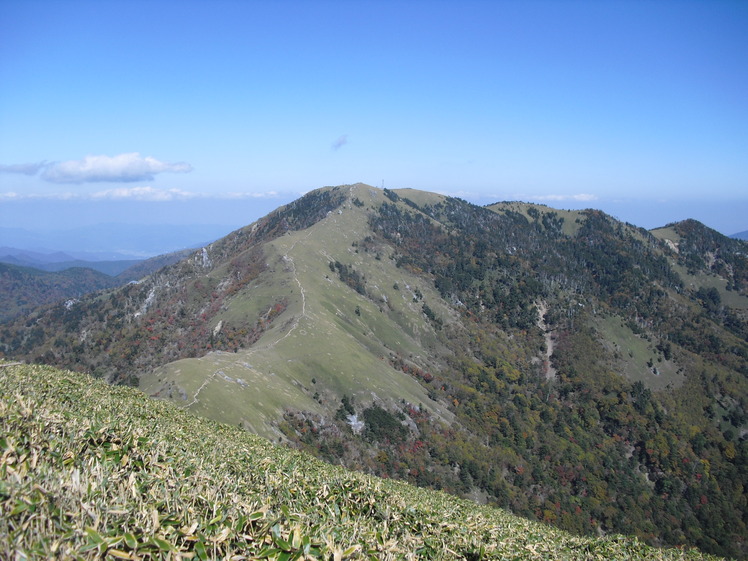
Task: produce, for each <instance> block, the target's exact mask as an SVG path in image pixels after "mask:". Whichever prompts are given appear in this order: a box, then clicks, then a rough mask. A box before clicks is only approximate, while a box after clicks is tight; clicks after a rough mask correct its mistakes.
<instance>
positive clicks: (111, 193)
mask: <svg viewBox="0 0 748 561" xmlns="http://www.w3.org/2000/svg"><path fill="white" fill-rule="evenodd" d="M196 196H197V195H196V194H195V193H190V192H188V191H182V190H181V189H154V188H153V187H118V188H116V189H107V190H106V191H98V192H96V193H91V194H90V195H88V196H87V197H86V198H89V199H92V200H104V199H106V200H130V201H157V202H158V201H184V200H187V199H194V198H195V197H196Z"/></svg>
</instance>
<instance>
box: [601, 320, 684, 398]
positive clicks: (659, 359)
mask: <svg viewBox="0 0 748 561" xmlns="http://www.w3.org/2000/svg"><path fill="white" fill-rule="evenodd" d="M592 324H593V326H594V328H595V330H596V331H597V332H598V334H599V338H600V340H601V341H602V344H603V345H604V346H605V348H606V349H607V350H608V351H610V353H611V354H612V355H613V356H614V357H615V371H616V372H620V373H621V374H623V375H624V376H626V378H628V379H629V380H631V381H632V382H637V381H638V382H642V383H643V384H644V385H645V386H646V387H648V388H650V389H652V390H663V389H665V388H667V387H670V388H677V387H680V386H681V385H682V384H683V382H684V381H685V376H684V375H683V374H682V373H679V372H678V369H679V367H678V365H677V364H676V363H675V362H674V361H672V360H665V359H664V357H663V356H662V353H660V352H659V351H658V350H657V349H655V343H653V342H652V341H648V340H647V339H645V338H644V337H643V336H641V335H637V334H636V333H634V332H633V331H632V330H631V328H630V327H629V326H628V325H626V324H625V322H624V320H623V319H622V318H621V317H620V316H617V315H607V316H597V317H596V318H595V319H594V320H593V321H592ZM650 364H651V365H652V366H650Z"/></svg>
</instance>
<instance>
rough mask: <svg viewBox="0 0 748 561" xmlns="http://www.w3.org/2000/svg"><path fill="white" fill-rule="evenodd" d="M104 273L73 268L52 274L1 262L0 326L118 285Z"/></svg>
mask: <svg viewBox="0 0 748 561" xmlns="http://www.w3.org/2000/svg"><path fill="white" fill-rule="evenodd" d="M117 284H118V283H117V282H116V281H115V280H114V279H113V278H112V277H110V276H108V275H105V274H104V273H99V272H98V271H94V270H92V269H82V268H72V269H67V270H65V271H62V272H59V273H49V272H45V271H40V270H38V269H33V268H30V267H19V266H16V265H8V264H6V263H0V323H3V322H7V321H9V320H12V319H13V318H16V317H18V316H21V315H24V314H26V313H28V312H29V311H30V310H33V309H34V308H36V307H38V306H40V305H43V304H48V303H51V302H63V304H62V305H65V303H64V302H67V305H71V302H72V301H73V299H76V298H80V297H82V296H83V295H84V294H88V293H91V292H94V291H97V290H102V289H104V288H112V287H114V286H117Z"/></svg>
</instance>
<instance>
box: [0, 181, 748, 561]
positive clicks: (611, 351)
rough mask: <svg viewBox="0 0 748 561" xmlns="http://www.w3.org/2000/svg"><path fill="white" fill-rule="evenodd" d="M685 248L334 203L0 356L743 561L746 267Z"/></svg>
mask: <svg viewBox="0 0 748 561" xmlns="http://www.w3.org/2000/svg"><path fill="white" fill-rule="evenodd" d="M686 226H687V227H686V228H685V229H683V230H682V231H681V232H680V233H679V234H678V232H677V231H675V230H674V233H675V234H678V235H679V236H681V238H680V240H676V241H673V239H670V240H669V241H670V243H668V239H660V237H658V236H656V235H653V234H652V233H650V232H647V231H646V230H643V229H640V228H636V227H634V226H631V225H627V224H623V223H621V222H618V221H616V220H615V219H613V218H611V217H609V216H607V215H605V214H604V213H602V212H600V211H595V210H586V211H573V212H571V213H568V212H566V211H555V210H554V209H550V208H547V207H540V206H538V205H529V204H525V203H497V204H496V205H491V206H490V207H486V208H484V207H476V206H475V205H470V204H469V203H466V202H465V201H461V200H459V199H453V198H449V197H445V196H442V195H436V194H433V193H427V192H420V191H418V192H417V191H410V190H407V191H406V190H402V191H401V190H398V191H391V190H381V189H377V188H374V187H370V186H366V185H362V184H356V185H353V186H341V187H329V188H325V189H321V190H316V191H313V192H310V193H309V194H307V195H306V196H304V197H302V198H300V199H298V200H297V201H294V202H293V203H291V204H289V205H285V206H283V207H280V208H279V209H278V210H277V211H274V212H273V213H271V214H269V215H267V216H266V217H264V218H262V219H260V220H258V221H257V222H255V223H253V224H251V225H249V226H247V227H245V228H242V229H239V230H237V231H235V232H233V233H231V234H230V235H229V236H227V237H225V238H223V239H221V240H219V241H217V242H215V243H214V244H210V245H209V246H206V247H205V248H202V249H201V250H199V251H197V252H194V253H192V254H191V256H190V257H189V258H188V259H186V260H183V261H181V262H179V263H176V264H174V265H171V266H169V267H167V268H166V269H162V270H160V271H158V272H157V273H154V274H153V275H151V276H150V277H147V278H146V279H143V280H142V281H141V282H140V283H138V284H132V285H128V286H126V287H123V288H120V289H117V290H115V291H114V292H112V293H109V294H108V295H106V296H105V297H97V298H95V299H89V300H87V301H85V302H82V303H81V305H76V306H73V307H72V308H71V309H65V308H64V307H61V306H53V307H51V308H47V309H46V310H39V311H37V312H35V313H34V314H33V315H32V316H31V317H30V318H29V319H28V320H26V321H24V322H23V323H22V324H21V323H20V322H19V323H16V324H14V325H12V326H8V327H6V328H4V329H0V341H2V342H3V347H2V351H3V352H4V353H5V354H6V355H7V356H17V357H19V358H27V359H29V360H42V361H46V362H50V363H58V364H62V365H65V366H68V367H71V366H72V367H74V368H78V369H81V370H85V371H88V372H92V373H94V374H96V375H98V376H102V377H106V378H108V379H110V381H112V382H117V381H119V382H122V381H129V382H130V383H139V384H140V385H141V387H142V388H143V389H145V390H146V391H147V392H148V393H151V394H154V395H157V396H159V397H162V398H166V399H170V400H172V401H174V402H175V403H177V404H178V405H180V406H182V407H184V408H188V409H190V410H191V411H193V412H196V413H198V414H201V415H204V416H208V417H212V418H215V419H218V420H221V421H223V422H227V423H229V424H233V425H241V426H243V427H244V428H247V429H249V430H252V431H254V432H258V433H260V434H264V435H265V436H268V437H270V438H272V439H274V440H277V439H280V440H282V441H285V442H287V443H291V444H293V445H295V446H297V447H300V448H302V449H305V450H308V451H311V452H313V453H315V454H316V455H318V456H319V457H322V458H325V459H327V460H328V461H331V462H336V463H337V462H342V463H344V464H345V465H347V466H349V467H353V468H356V469H361V470H364V471H369V472H372V473H378V474H381V475H386V476H388V477H397V478H401V479H405V480H407V481H411V482H414V483H418V484H419V485H422V486H431V487H437V488H443V489H445V490H448V491H450V492H452V493H455V494H460V495H464V496H472V497H474V498H478V499H480V500H484V501H489V502H491V503H492V504H498V505H501V506H506V507H509V508H511V509H512V510H513V511H514V512H517V513H520V514H523V515H525V516H530V517H533V518H536V519H539V520H543V521H545V522H548V523H553V524H557V525H560V526H561V527H564V528H566V529H569V530H572V531H574V532H577V533H594V532H611V531H617V532H624V533H629V534H634V535H637V536H639V537H640V538H641V539H644V540H646V541H648V542H650V543H654V544H684V543H687V544H694V545H698V546H699V547H702V548H704V549H705V550H707V551H712V552H715V553H720V554H726V555H733V556H736V557H738V556H745V551H744V547H745V542H744V541H743V540H742V538H741V535H744V532H743V528H744V526H745V523H744V522H742V521H741V520H743V517H744V513H745V509H744V507H743V506H741V505H742V504H743V502H741V501H743V500H744V499H743V498H742V497H743V496H744V494H745V490H744V489H743V490H741V489H739V488H737V487H736V486H735V483H736V482H739V481H741V480H744V479H745V473H744V471H745V465H746V462H745V461H743V459H745V458H748V447H747V446H746V441H745V438H744V435H745V432H746V428H748V427H747V426H746V421H747V420H748V417H746V415H745V412H746V404H745V403H744V396H745V395H747V394H748V391H746V382H745V372H746V371H748V368H747V367H746V359H747V358H748V349H746V343H745V333H746V327H745V326H746V318H745V309H746V308H745V302H746V280H747V279H746V271H745V268H744V267H743V259H744V257H743V256H742V255H743V253H744V245H736V246H732V245H730V243H727V242H725V241H724V239H723V238H724V237H720V235H718V234H717V233H716V232H714V233H712V232H713V231H708V230H704V231H700V230H699V229H698V228H696V227H694V225H693V224H687V225H686ZM660 234H662V232H660ZM667 236H671V237H672V235H671V234H670V233H667ZM689 236H691V237H694V239H697V238H703V240H704V245H703V246H701V245H698V244H696V245H693V244H690V242H689V243H686V244H683V245H682V246H681V248H682V249H681V250H679V251H676V250H675V249H673V246H674V245H675V244H676V242H678V243H682V240H689V239H691V237H689ZM715 243H717V244H718V245H719V251H718V252H716V251H715V247H716V246H715V245H714V244H715ZM735 243H738V244H740V243H741V242H735ZM689 244H690V245H689ZM687 246H688V247H687ZM688 248H691V249H688ZM707 254H709V255H711V257H708V256H707ZM689 275H690V276H689ZM733 302H735V303H737V304H738V305H733ZM539 310H543V314H542V315H541V314H540V312H539ZM549 351H550V352H549ZM703 500H705V501H706V502H705V503H702V501H703ZM674 508H676V509H677V510H678V512H680V514H681V516H680V517H678V518H675V517H673V515H672V510H673V509H674ZM717 520H718V521H721V522H720V524H719V525H716V526H715V525H714V523H713V521H717Z"/></svg>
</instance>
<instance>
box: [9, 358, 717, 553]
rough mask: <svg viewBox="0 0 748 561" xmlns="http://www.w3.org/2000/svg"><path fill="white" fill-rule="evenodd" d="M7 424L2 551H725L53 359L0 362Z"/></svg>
mask: <svg viewBox="0 0 748 561" xmlns="http://www.w3.org/2000/svg"><path fill="white" fill-rule="evenodd" d="M0 435H1V436H0V510H1V516H0V558H4V559H11V558H16V559H43V558H63V559H67V558H70V559H77V558H80V559H94V558H107V559H169V558H170V559H181V558H191V559H214V558H215V559H218V558H220V559H224V558H226V559H303V558H306V559H336V560H337V559H348V558H350V559H612V558H615V559H713V558H712V557H709V556H705V555H702V554H700V553H699V552H696V551H688V552H683V551H679V550H658V549H654V548H651V547H648V546H645V545H643V544H641V543H639V542H637V541H635V540H632V539H627V538H622V537H608V538H599V539H593V538H588V537H575V536H571V535H569V534H566V533H564V532H562V531H560V530H557V529H554V528H550V527H547V526H544V525H540V524H537V523H532V522H529V521H526V520H524V519H520V518H516V517H514V516H511V515H509V514H507V513H506V512H504V511H501V510H497V509H491V508H487V507H480V506H476V505H475V504H473V503H470V502H467V501H464V500H460V499H456V498H454V497H451V496H448V495H445V494H442V493H438V492H432V491H426V490H422V489H417V488H414V487H411V486H408V485H405V484H402V483H397V482H393V481H388V480H380V479H376V478H373V477H369V476H365V475H362V474H358V473H352V472H347V471H345V470H343V469H341V468H338V467H334V466H330V465H327V464H323V463H321V462H319V461H316V460H314V459H312V458H310V457H308V456H306V455H303V454H300V453H297V452H293V451H289V450H287V449H284V448H281V447H275V446H273V445H272V444H270V443H269V442H268V441H266V440H264V439H261V438H259V437H256V436H253V435H251V434H248V433H246V432H243V431H241V430H239V429H236V428H234V427H230V426H227V425H220V424H217V423H215V422H212V421H208V420H204V419H199V418H197V417H193V416H191V415H189V414H188V413H185V412H183V411H181V410H179V409H178V408H176V407H174V406H173V405H171V404H169V403H167V402H163V401H157V400H150V399H148V398H146V397H145V396H144V395H143V394H142V393H140V392H138V391H136V390H132V389H129V388H121V387H120V388H112V387H110V386H108V385H105V384H103V383H100V382H97V381H94V380H92V379H91V378H89V377H87V376H84V375H80V374H76V373H72V372H63V371H59V370H55V369H53V368H49V367H41V366H26V365H16V366H2V367H0Z"/></svg>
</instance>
